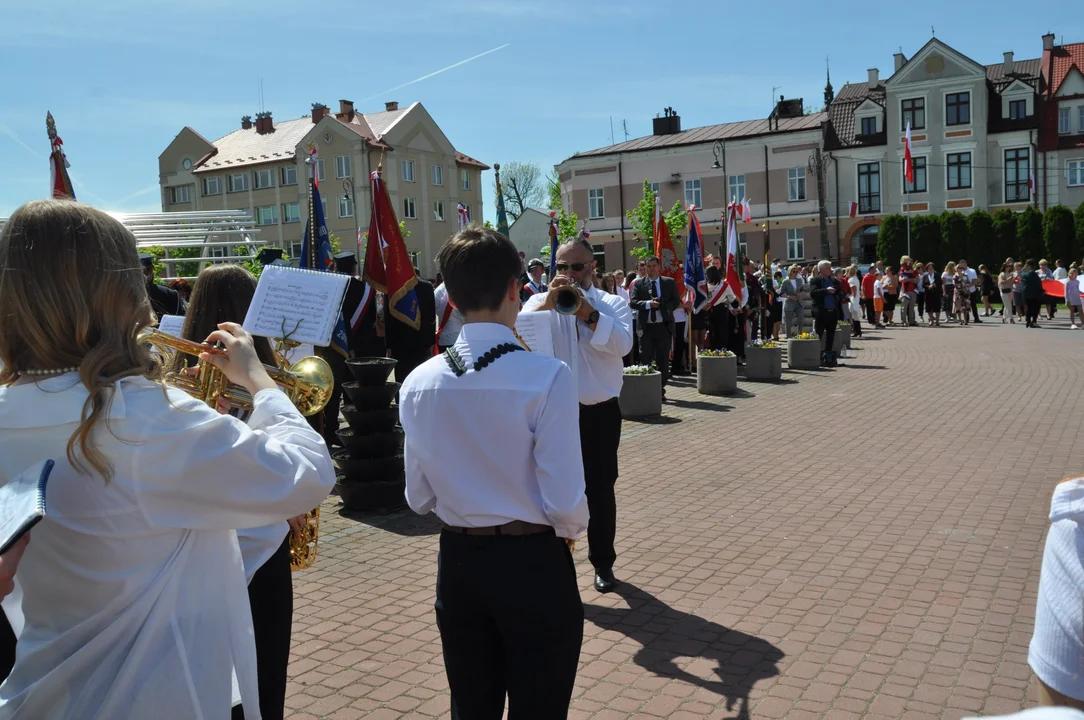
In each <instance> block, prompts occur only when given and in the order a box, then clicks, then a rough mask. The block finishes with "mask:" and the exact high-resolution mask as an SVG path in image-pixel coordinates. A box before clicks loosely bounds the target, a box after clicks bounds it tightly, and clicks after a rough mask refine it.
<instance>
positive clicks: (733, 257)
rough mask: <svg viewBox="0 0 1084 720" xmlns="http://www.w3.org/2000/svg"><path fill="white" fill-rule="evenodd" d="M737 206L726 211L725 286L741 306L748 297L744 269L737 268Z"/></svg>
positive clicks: (739, 257)
mask: <svg viewBox="0 0 1084 720" xmlns="http://www.w3.org/2000/svg"><path fill="white" fill-rule="evenodd" d="M737 225H738V204H737V203H731V204H730V206H729V207H727V209H726V284H727V286H728V287H729V288H730V290H731V292H733V293H734V296H735V297H740V298H741V303H742V305H744V304H745V301H746V298H747V297H748V296H747V295H746V294H745V293H746V289H745V283H743V282H742V275H743V273H744V272H745V271H744V269H742V268H741V267H739V266H738V263H739V262H741V253H739V252H738V227H737Z"/></svg>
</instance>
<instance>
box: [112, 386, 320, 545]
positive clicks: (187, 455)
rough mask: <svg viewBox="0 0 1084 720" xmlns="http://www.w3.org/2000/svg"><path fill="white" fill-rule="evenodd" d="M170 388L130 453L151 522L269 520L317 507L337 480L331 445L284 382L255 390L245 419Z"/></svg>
mask: <svg viewBox="0 0 1084 720" xmlns="http://www.w3.org/2000/svg"><path fill="white" fill-rule="evenodd" d="M168 393H169V394H168V397H169V401H170V403H171V405H172V406H173V407H170V408H167V409H164V410H163V411H162V412H159V413H158V414H157V415H156V416H154V417H147V418H145V421H144V428H145V429H144V431H143V433H142V434H141V437H139V438H138V439H137V442H136V443H134V445H135V451H134V453H133V455H132V465H133V467H132V468H131V478H132V480H131V481H132V484H133V491H134V495H135V498H136V501H137V502H138V503H139V505H140V507H141V508H142V510H143V512H144V514H145V515H146V517H147V518H148V520H149V521H150V522H151V524H153V525H160V526H165V527H182V528H192V529H226V528H248V527H259V526H261V525H270V524H271V523H275V522H279V521H281V520H285V519H286V518H289V517H293V516H295V515H300V514H301V513H304V512H308V511H309V510H312V509H313V508H314V507H316V506H317V505H319V504H320V503H321V502H323V500H324V498H326V497H327V495H328V493H329V492H330V491H331V488H332V487H333V486H334V484H335V468H334V466H333V465H332V463H331V456H330V455H329V454H328V450H327V445H325V443H324V440H323V438H321V437H320V435H319V433H317V432H316V431H315V430H313V429H312V428H311V427H309V424H308V423H307V422H306V421H305V418H304V417H302V416H301V413H299V412H298V411H297V409H296V408H295V407H294V406H293V404H292V403H291V402H290V400H289V398H287V397H286V395H285V394H284V393H283V392H282V391H281V390H277V389H276V390H261V391H260V392H258V393H256V396H255V398H253V405H254V407H253V411H252V415H251V416H250V417H249V421H248V424H247V425H246V424H245V423H243V422H241V421H240V420H238V419H236V418H233V417H230V416H229V415H220V414H219V413H218V412H217V411H215V410H212V409H211V408H209V407H207V406H206V405H204V404H203V403H201V402H198V401H196V400H194V399H193V398H190V397H189V396H187V395H185V394H184V393H182V392H180V391H179V390H172V389H171V390H169V391H168ZM134 420H135V421H136V422H139V419H138V418H134ZM116 471H117V476H118V478H120V477H122V476H123V475H124V474H125V469H124V468H116Z"/></svg>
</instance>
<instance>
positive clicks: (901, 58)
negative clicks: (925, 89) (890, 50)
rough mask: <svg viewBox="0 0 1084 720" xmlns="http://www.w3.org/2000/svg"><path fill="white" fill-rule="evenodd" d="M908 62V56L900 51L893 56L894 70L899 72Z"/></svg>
mask: <svg viewBox="0 0 1084 720" xmlns="http://www.w3.org/2000/svg"><path fill="white" fill-rule="evenodd" d="M906 64H907V56H906V55H904V54H903V53H902V52H898V53H896V54H895V55H893V56H892V72H894V73H898V72H899V71H900V70H902V69H903V66H904V65H906Z"/></svg>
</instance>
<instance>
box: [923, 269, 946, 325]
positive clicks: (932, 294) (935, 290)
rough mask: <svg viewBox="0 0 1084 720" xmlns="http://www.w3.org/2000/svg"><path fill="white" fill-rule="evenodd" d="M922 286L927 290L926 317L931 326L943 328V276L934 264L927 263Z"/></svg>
mask: <svg viewBox="0 0 1084 720" xmlns="http://www.w3.org/2000/svg"><path fill="white" fill-rule="evenodd" d="M922 284H923V286H924V287H925V288H926V315H927V318H928V320H929V323H930V326H931V327H941V276H940V275H938V273H937V268H936V267H934V264H933V263H926V271H925V272H924V273H922Z"/></svg>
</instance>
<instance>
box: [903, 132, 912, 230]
mask: <svg viewBox="0 0 1084 720" xmlns="http://www.w3.org/2000/svg"><path fill="white" fill-rule="evenodd" d="M903 174H904V175H905V176H906V177H907V182H909V183H910V184H912V185H914V184H915V164H914V162H912V161H911V121H910V120H908V121H907V134H906V136H905V137H904V139H903ZM908 209H910V208H908Z"/></svg>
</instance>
